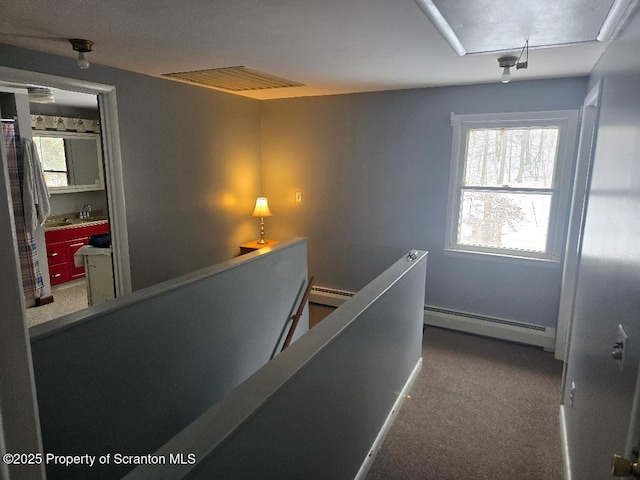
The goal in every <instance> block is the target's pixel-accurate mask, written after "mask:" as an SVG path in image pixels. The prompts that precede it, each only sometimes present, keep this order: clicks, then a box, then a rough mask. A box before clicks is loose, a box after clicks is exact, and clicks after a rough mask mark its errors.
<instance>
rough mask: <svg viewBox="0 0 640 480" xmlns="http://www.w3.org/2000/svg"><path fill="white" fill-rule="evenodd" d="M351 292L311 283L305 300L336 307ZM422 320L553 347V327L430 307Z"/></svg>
mask: <svg viewBox="0 0 640 480" xmlns="http://www.w3.org/2000/svg"><path fill="white" fill-rule="evenodd" d="M353 295H354V292H349V291H346V290H339V289H335V288H328V287H321V286H314V287H312V288H311V294H310V296H309V301H310V302H312V303H318V304H320V305H328V306H331V307H339V306H340V305H342V304H343V303H344V302H346V301H347V300H348V299H349V298H350V297H352V296H353ZM424 323H425V324H426V325H432V326H434V327H442V328H448V329H451V330H459V331H461V332H467V333H473V334H476V335H484V336H487V337H492V338H499V339H501V340H508V341H511V342H518V343H524V344H526V345H533V346H537V347H542V348H544V349H545V350H546V351H549V352H552V351H553V350H554V348H555V338H556V329H555V328H551V327H545V326H542V325H535V324H532V323H526V322H520V321H516V320H509V319H505V318H498V317H490V316H486V315H477V314H474V313H468V312H460V311H456V310H449V309H446V308H439V307H434V306H429V305H427V306H425V307H424Z"/></svg>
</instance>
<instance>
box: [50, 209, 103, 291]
mask: <svg viewBox="0 0 640 480" xmlns="http://www.w3.org/2000/svg"><path fill="white" fill-rule="evenodd" d="M100 233H109V222H108V221H106V220H105V221H101V222H89V223H84V224H78V225H69V226H64V227H54V228H49V229H46V230H45V231H44V239H45V243H46V245H47V260H48V262H49V280H50V281H51V286H54V285H59V284H61V283H65V282H69V281H71V280H75V279H77V278H82V277H84V267H76V266H75V264H74V261H73V255H74V254H75V253H76V251H77V250H78V249H79V248H80V247H82V246H84V245H86V244H87V243H89V237H90V236H91V235H97V234H100Z"/></svg>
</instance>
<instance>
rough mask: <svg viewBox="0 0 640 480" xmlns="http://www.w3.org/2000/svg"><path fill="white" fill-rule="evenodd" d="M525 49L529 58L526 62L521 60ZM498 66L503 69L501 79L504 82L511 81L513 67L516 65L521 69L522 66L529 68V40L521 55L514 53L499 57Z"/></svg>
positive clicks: (517, 68)
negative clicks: (514, 54) (517, 55)
mask: <svg viewBox="0 0 640 480" xmlns="http://www.w3.org/2000/svg"><path fill="white" fill-rule="evenodd" d="M525 51H526V52H527V58H526V59H525V61H524V62H521V61H520V59H521V58H522V54H523V53H525ZM498 66H499V67H500V68H502V69H503V70H502V76H501V77H500V81H501V82H502V83H509V82H510V81H511V69H512V68H513V67H516V70H520V69H521V68H527V67H528V66H529V40H527V41H526V42H525V44H524V47H522V51H521V52H520V56H519V57H515V56H513V55H507V56H504V57H500V58H499V59H498Z"/></svg>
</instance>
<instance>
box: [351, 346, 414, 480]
mask: <svg viewBox="0 0 640 480" xmlns="http://www.w3.org/2000/svg"><path fill="white" fill-rule="evenodd" d="M421 368H422V358H420V359H419V360H418V363H416V366H415V367H414V368H413V371H412V372H411V375H409V378H408V379H407V382H406V383H405V384H404V387H403V388H402V391H401V392H400V395H398V398H397V399H396V401H395V403H394V404H393V407H392V408H391V412H389V415H388V416H387V419H386V420H385V422H384V425H382V428H381V429H380V431H379V432H378V436H377V437H376V439H375V440H374V442H373V445H371V449H370V450H369V454H368V455H367V457H366V458H365V459H364V462H362V465H361V466H360V470H358V473H357V475H356V476H355V477H354V480H364V479H365V477H366V476H367V473H369V469H370V468H371V465H373V461H374V460H375V458H376V455H377V454H378V452H379V451H380V447H382V444H383V443H384V439H385V438H386V437H387V433H389V429H390V428H391V425H393V421H394V420H395V418H396V415H397V414H398V412H399V411H400V407H402V404H403V402H404V400H405V398H407V394H408V393H409V390H411V386H412V385H413V382H414V381H415V380H416V377H417V376H418V373H419V372H420V369H421Z"/></svg>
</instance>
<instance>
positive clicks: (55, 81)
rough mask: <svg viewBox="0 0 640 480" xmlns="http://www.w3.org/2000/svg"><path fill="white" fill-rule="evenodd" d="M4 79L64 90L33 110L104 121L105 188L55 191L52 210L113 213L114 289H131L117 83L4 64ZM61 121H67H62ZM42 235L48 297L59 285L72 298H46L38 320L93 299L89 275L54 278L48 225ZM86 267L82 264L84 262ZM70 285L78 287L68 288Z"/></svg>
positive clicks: (17, 86)
mask: <svg viewBox="0 0 640 480" xmlns="http://www.w3.org/2000/svg"><path fill="white" fill-rule="evenodd" d="M0 84H2V85H4V86H6V87H7V88H9V89H11V88H13V89H14V90H15V91H16V92H17V91H24V92H26V91H27V88H28V87H33V86H34V85H37V86H38V87H46V88H51V89H54V91H55V92H57V93H59V98H61V99H62V101H61V102H59V104H58V105H55V104H54V105H55V106H53V107H52V106H46V105H42V106H35V110H34V107H33V105H34V104H32V107H31V108H30V112H29V114H28V115H33V116H35V117H40V118H42V117H45V118H47V117H48V118H60V119H62V118H65V117H69V118H72V117H77V118H82V117H87V118H88V119H92V120H91V121H92V122H93V121H95V124H96V125H99V133H98V134H96V135H98V136H99V137H100V140H101V148H100V150H99V153H100V155H101V157H102V158H101V160H102V163H103V166H101V168H100V173H101V176H103V179H104V184H105V185H104V188H103V189H102V190H101V189H99V188H87V189H85V191H84V192H81V191H80V189H78V190H77V191H71V190H69V189H68V190H67V191H66V192H65V193H62V194H53V195H51V204H52V213H56V214H58V215H61V218H62V217H65V219H66V218H68V220H69V222H74V223H77V222H76V218H75V217H77V216H78V215H77V214H78V210H80V209H88V210H91V211H92V212H93V215H94V219H108V227H107V228H108V229H109V230H110V233H111V243H112V246H113V248H112V250H113V255H112V269H111V272H109V273H110V274H112V275H113V284H114V294H115V296H120V295H123V294H125V293H128V292H130V291H131V280H130V271H129V254H128V242H127V228H126V222H125V211H124V190H123V184H122V173H121V172H122V166H121V159H120V148H119V141H118V138H119V135H118V125H117V118H116V98H115V89H114V87H112V86H109V85H103V84H95V83H91V82H84V81H78V80H74V79H68V78H62V77H56V76H52V75H46V74H40V73H36V72H29V71H22V70H17V69H11V68H6V67H0ZM36 110H38V111H36ZM23 116H24V113H23ZM32 120H33V117H31V118H29V119H28V121H27V124H26V125H27V126H26V128H29V121H32ZM24 125H25V122H24V119H23V121H22V126H23V128H24ZM61 126H62V127H64V124H62V122H61ZM54 127H55V126H54ZM35 128H40V130H43V131H44V130H51V129H50V128H49V129H45V128H44V127H43V126H42V125H41V126H40V127H35ZM71 129H74V127H73V126H72V127H71ZM83 129H84V127H83ZM55 130H56V134H58V135H61V136H63V135H64V133H63V131H64V128H59V129H55ZM34 131H35V130H34ZM84 134H85V135H86V136H90V135H91V134H90V133H88V132H86V133H84ZM61 141H62V140H61ZM65 141H66V140H65ZM65 214H66V215H65ZM96 215H97V217H96ZM83 220H86V219H83ZM91 220H93V219H91ZM83 227H84V226H83ZM62 228H65V227H62ZM74 228H75V225H74ZM39 237H40V238H39V241H38V242H37V243H38V245H37V250H38V252H39V255H38V256H39V258H40V259H42V260H41V262H40V263H41V275H42V277H43V280H44V283H45V295H44V298H46V297H47V296H48V295H51V293H52V290H53V292H54V293H55V292H56V291H58V292H60V295H61V297H60V298H61V300H62V299H66V300H67V301H66V302H60V303H58V305H55V306H54V305H53V304H46V305H44V306H43V307H38V308H39V309H43V310H42V311H40V312H38V314H37V315H35V317H36V319H37V320H36V323H40V322H41V321H43V318H44V319H45V320H49V319H51V318H57V317H58V316H61V315H65V314H67V313H70V312H71V311H75V310H77V309H78V306H82V302H83V299H84V300H86V299H87V294H86V289H85V281H84V278H82V275H81V274H80V275H75V277H76V278H77V279H76V280H75V281H74V278H73V275H69V280H70V282H66V281H65V282H59V281H58V282H57V281H56V280H53V281H50V279H49V269H48V268H47V263H48V262H47V257H46V243H45V239H44V231H43V232H40V234H39ZM70 257H71V258H72V259H73V253H72V254H70ZM71 261H73V260H71ZM74 268H75V267H74V266H73V265H72V266H71V267H69V270H70V271H71V270H73V269H74ZM77 270H78V269H77V268H75V270H74V271H75V272H76V273H77ZM80 270H82V269H81V268H80ZM55 283H62V285H55ZM52 284H54V285H52ZM65 287H72V288H70V289H69V290H68V291H67V289H66V288H65ZM73 297H75V298H73ZM62 303H66V304H67V306H66V307H65V305H63V304H62ZM54 304H55V301H54ZM25 306H29V305H25ZM85 306H86V303H85ZM44 309H48V310H50V312H44ZM29 310H30V312H29V313H30V315H27V317H29V316H34V315H31V311H33V310H34V309H29ZM49 317H50V318H49ZM38 319H39V320H38ZM31 323H34V322H33V321H32V322H31Z"/></svg>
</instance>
